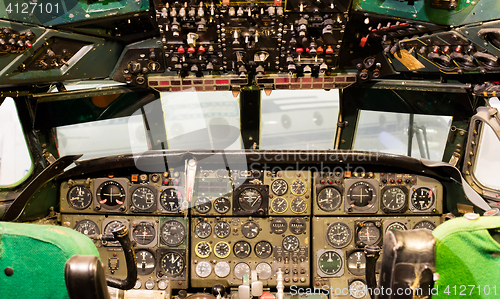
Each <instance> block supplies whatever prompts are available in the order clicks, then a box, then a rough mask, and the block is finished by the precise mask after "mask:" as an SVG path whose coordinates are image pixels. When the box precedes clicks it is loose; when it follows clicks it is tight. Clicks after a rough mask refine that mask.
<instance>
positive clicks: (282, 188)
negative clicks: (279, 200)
mask: <svg viewBox="0 0 500 299" xmlns="http://www.w3.org/2000/svg"><path fill="white" fill-rule="evenodd" d="M271 191H273V193H274V194H276V195H278V196H282V195H283V194H285V193H286V191H288V184H287V182H286V181H285V180H283V179H278V180H276V181H274V182H273V183H272V184H271Z"/></svg>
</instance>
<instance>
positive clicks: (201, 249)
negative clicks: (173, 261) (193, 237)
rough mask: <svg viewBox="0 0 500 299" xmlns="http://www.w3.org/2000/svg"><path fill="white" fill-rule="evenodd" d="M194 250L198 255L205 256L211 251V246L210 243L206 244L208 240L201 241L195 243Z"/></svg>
mask: <svg viewBox="0 0 500 299" xmlns="http://www.w3.org/2000/svg"><path fill="white" fill-rule="evenodd" d="M194 251H195V253H196V255H197V256H198V257H200V258H207V257H209V256H210V253H211V252H212V247H210V244H208V242H205V241H202V242H200V243H198V244H196V248H195V250H194Z"/></svg>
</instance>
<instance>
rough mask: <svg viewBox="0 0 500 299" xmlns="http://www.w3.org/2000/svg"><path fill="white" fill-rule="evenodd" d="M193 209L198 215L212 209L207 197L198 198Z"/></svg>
mask: <svg viewBox="0 0 500 299" xmlns="http://www.w3.org/2000/svg"><path fill="white" fill-rule="evenodd" d="M194 207H195V209H196V211H198V213H201V214H206V213H208V212H210V209H211V208H212V202H211V201H210V199H209V198H208V197H200V198H198V199H197V200H196V202H195V206H194Z"/></svg>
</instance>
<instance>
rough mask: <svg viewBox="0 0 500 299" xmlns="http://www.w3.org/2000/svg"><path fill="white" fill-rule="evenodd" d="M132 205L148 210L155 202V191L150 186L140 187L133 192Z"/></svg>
mask: <svg viewBox="0 0 500 299" xmlns="http://www.w3.org/2000/svg"><path fill="white" fill-rule="evenodd" d="M131 199H132V205H133V206H134V207H135V208H137V209H138V210H140V211H146V210H148V209H150V208H152V207H153V206H154V204H155V192H154V191H153V190H151V189H150V188H148V187H139V188H137V189H135V190H134V192H133V193H132V197H131Z"/></svg>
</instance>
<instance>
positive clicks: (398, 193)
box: [382, 187, 406, 212]
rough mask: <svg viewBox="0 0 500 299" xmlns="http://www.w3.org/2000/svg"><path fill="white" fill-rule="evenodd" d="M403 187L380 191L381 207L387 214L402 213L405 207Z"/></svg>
mask: <svg viewBox="0 0 500 299" xmlns="http://www.w3.org/2000/svg"><path fill="white" fill-rule="evenodd" d="M402 188H403V187H389V188H387V189H385V190H383V191H382V205H383V207H384V208H386V209H387V210H388V211H389V212H402V210H403V209H404V208H405V207H406V192H405V191H404V190H403V189H402Z"/></svg>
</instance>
